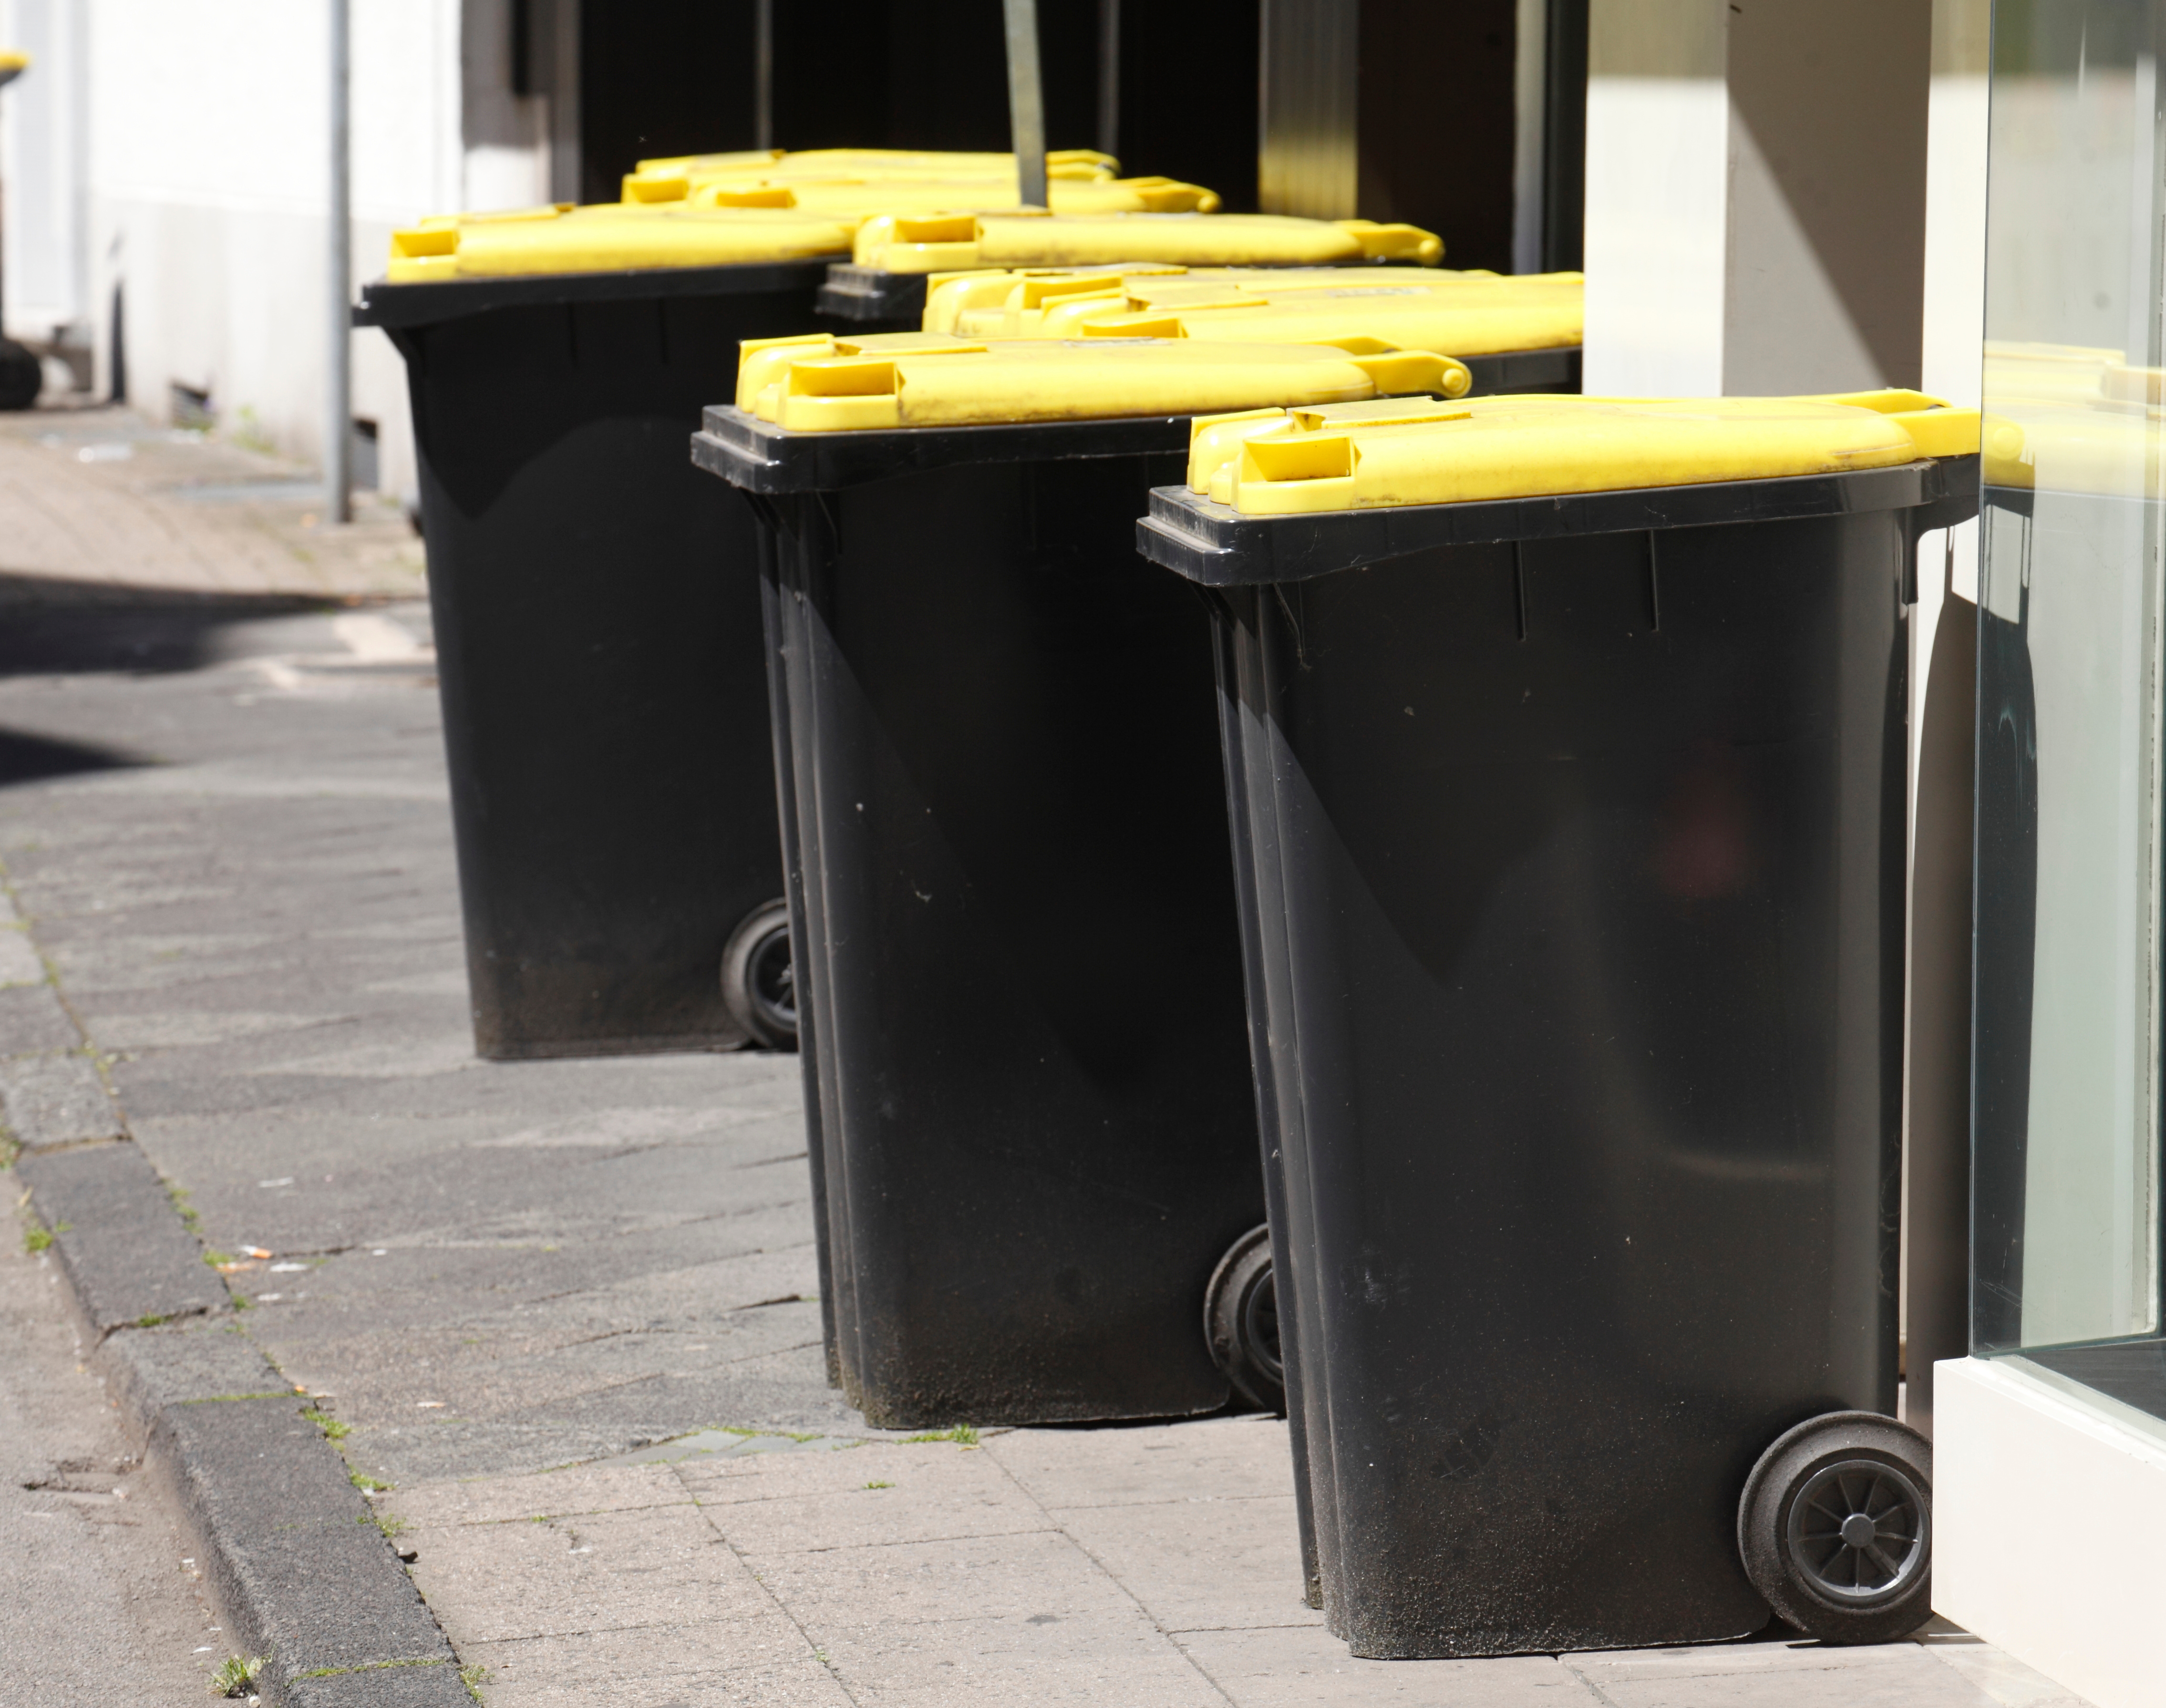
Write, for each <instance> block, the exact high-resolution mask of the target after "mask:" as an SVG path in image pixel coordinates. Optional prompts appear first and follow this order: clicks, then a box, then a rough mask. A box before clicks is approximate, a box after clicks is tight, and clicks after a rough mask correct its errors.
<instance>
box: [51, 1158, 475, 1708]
mask: <svg viewBox="0 0 2166 1708" xmlns="http://www.w3.org/2000/svg"><path fill="white" fill-rule="evenodd" d="M16 1166H17V1169H18V1172H19V1173H22V1174H23V1175H24V1178H25V1180H26V1182H27V1183H29V1187H30V1189H31V1194H32V1202H33V1203H34V1205H36V1207H37V1210H38V1212H39V1214H40V1216H41V1217H43V1218H45V1222H46V1226H49V1227H50V1226H54V1225H55V1222H56V1221H58V1220H69V1221H71V1222H72V1223H73V1226H71V1227H70V1228H69V1229H68V1231H66V1232H64V1233H61V1234H59V1235H58V1236H56V1237H55V1240H54V1242H53V1249H54V1251H55V1253H56V1254H57V1255H58V1256H59V1257H61V1273H63V1274H65V1275H66V1277H67V1278H68V1283H69V1292H70V1294H71V1304H72V1305H74V1307H75V1310H76V1312H77V1316H78V1319H79V1320H80V1321H81V1322H82V1326H83V1327H84V1328H85V1329H86V1330H87V1331H89V1333H90V1336H91V1337H92V1339H93V1340H95V1341H97V1342H98V1352H97V1353H96V1355H95V1358H96V1363H97V1364H98V1369H99V1373H100V1374H102V1375H103V1377H104V1378H105V1379H106V1382H107V1384H108V1386H109V1388H110V1389H111V1390H112V1392H113V1394H114V1398H115V1399H116V1400H118V1401H119V1404H120V1405H121V1408H122V1412H123V1416H124V1420H125V1421H126V1424H127V1426H128V1429H129V1434H130V1435H131V1437H133V1438H134V1439H135V1441H136V1442H138V1443H139V1444H140V1446H141V1447H142V1449H143V1453H144V1458H145V1462H146V1463H148V1464H149V1466H150V1467H151V1469H152V1471H153V1473H154V1474H156V1476H157V1477H158V1478H159V1479H161V1481H162V1482H163V1483H164V1484H165V1485H166V1489H168V1491H169V1492H170V1493H171V1494H172V1496H173V1500H174V1505H175V1508H176V1510H177V1512H178V1515H179V1516H180V1520H181V1522H182V1527H183V1530H184V1531H186V1532H187V1533H188V1535H189V1537H191V1539H192V1542H193V1547H194V1550H195V1557H196V1558H197V1560H198V1563H200V1564H201V1565H202V1567H203V1570H204V1572H205V1574H206V1575H207V1576H208V1577H209V1579H210V1581H211V1583H212V1585H213V1586H214V1590H215V1593H216V1595H217V1597H218V1600H219V1605H220V1606H221V1608H222V1609H223V1610H224V1611H225V1617H226V1623H227V1634H228V1636H229V1637H230V1640H231V1642H232V1643H233V1646H234V1647H235V1650H236V1652H237V1653H241V1654H244V1655H263V1656H267V1657H268V1658H270V1661H271V1664H270V1665H269V1666H268V1667H267V1668H265V1672H264V1675H263V1677H262V1679H259V1681H258V1690H259V1692H260V1694H261V1695H262V1696H263V1698H264V1700H266V1701H267V1702H268V1703H272V1704H277V1705H280V1708H472V1705H471V1702H470V1701H469V1699H468V1695H467V1691H466V1687H465V1685H464V1684H462V1682H461V1681H460V1679H459V1673H458V1660H457V1656H456V1655H455V1654H454V1653H453V1652H452V1646H451V1644H450V1642H448V1641H447V1640H446V1637H445V1636H444V1633H443V1632H442V1629H441V1627H440V1626H438V1625H437V1623H436V1616H435V1615H433V1614H432V1613H431V1612H430V1610H429V1609H428V1606H427V1605H426V1604H425V1602H424V1601H423V1600H421V1597H420V1592H419V1591H418V1590H416V1589H415V1587H414V1584H413V1580H412V1579H410V1578H409V1577H408V1575H407V1574H406V1570H405V1568H404V1566H403V1565H401V1564H400V1563H399V1559H398V1557H397V1556H396V1555H395V1554H394V1552H392V1549H391V1547H390V1544H389V1542H388V1539H387V1538H386V1537H385V1536H384V1535H383V1532H382V1531H380V1530H379V1529H378V1526H377V1522H376V1515H375V1513H374V1512H373V1511H372V1510H371V1508H370V1506H369V1504H368V1502H367V1500H365V1499H364V1498H363V1497H362V1493H361V1491H360V1490H359V1489H357V1488H356V1487H355V1486H354V1485H353V1484H352V1483H351V1480H350V1479H349V1478H348V1475H347V1471H346V1462H345V1460H344V1459H343V1458H341V1456H340V1455H339V1453H338V1452H337V1450H336V1449H335V1447H332V1446H331V1444H330V1442H328V1441H327V1440H325V1437H324V1435H323V1432H322V1431H321V1430H320V1429H319V1428H318V1427H317V1426H316V1425H315V1424H314V1423H312V1422H311V1421H309V1420H308V1419H307V1418H305V1417H304V1416H303V1415H301V1414H302V1411H303V1410H304V1408H305V1407H306V1405H308V1400H307V1397H306V1396H305V1395H304V1394H300V1393H298V1392H297V1391H296V1390H295V1389H293V1385H292V1384H290V1383H288V1381H287V1380H286V1379H285V1378H284V1377H283V1376H282V1375H280V1374H279V1373H278V1372H277V1369H276V1368H274V1367H273V1366H272V1363H270V1361H269V1360H268V1359H267V1358H266V1357H264V1356H263V1354H262V1352H260V1351H259V1350H258V1349H257V1348H256V1346H255V1345H254V1343H253V1342H251V1341H250V1340H249V1339H248V1337H247V1336H246V1335H245V1334H243V1333H242V1331H241V1328H240V1323H239V1322H238V1321H236V1320H235V1316H234V1314H233V1312H232V1311H231V1310H230V1301H229V1299H228V1298H227V1296H226V1294H225V1288H224V1286H223V1285H222V1284H220V1283H219V1280H218V1278H217V1277H216V1276H215V1275H214V1274H213V1273H212V1272H211V1271H210V1270H209V1268H206V1267H205V1266H204V1264H203V1261H202V1252H201V1250H200V1248H199V1247H198V1245H197V1243H196V1241H195V1240H194V1238H193V1236H191V1235H190V1234H189V1233H188V1230H187V1229H186V1227H185V1226H183V1225H182V1222H181V1220H180V1217H179V1215H178V1214H177V1212H176V1211H175V1210H174V1209H173V1208H172V1203H171V1202H170V1200H169V1199H167V1198H166V1192H165V1189H164V1186H163V1185H162V1183H160V1182H159V1180H158V1178H157V1176H156V1172H155V1171H154V1170H152V1168H151V1165H150V1162H149V1160H148V1159H147V1158H145V1157H144V1156H143V1155H142V1153H141V1152H140V1151H138V1150H137V1149H136V1148H135V1144H134V1143H133V1141H123V1142H122V1143H119V1144H114V1145H99V1146H95V1147H90V1148H88V1149H84V1150H75V1151H66V1152H61V1153H59V1154H57V1155H55V1156H48V1157H23V1158H22V1159H21V1160H20V1161H19V1162H18V1163H17V1165H16ZM154 1214H155V1215H156V1217H157V1218H158V1219H159V1220H160V1222H161V1224H162V1226H158V1225H157V1224H153V1226H155V1227H156V1236H155V1237H154V1236H153V1235H152V1230H151V1227H146V1226H145V1224H146V1223H149V1222H151V1216H152V1215H154ZM154 1242H155V1244H156V1246H158V1247H160V1248H161V1251H169V1250H170V1248H171V1247H176V1246H177V1247H185V1248H186V1252H187V1262H188V1265H189V1266H191V1267H192V1268H193V1275H194V1276H199V1277H201V1278H202V1280H200V1281H197V1280H194V1279H193V1277H191V1278H188V1282H189V1285H190V1287H191V1288H192V1289H193V1291H194V1295H195V1296H196V1297H197V1298H198V1299H201V1298H203V1297H204V1296H205V1294H206V1284H208V1290H209V1291H212V1292H214V1293H215V1295H216V1303H215V1304H214V1305H197V1306H196V1314H195V1315H193V1316H192V1317H188V1318H186V1319H184V1320H182V1321H171V1320H168V1321H165V1322H162V1323H160V1324H157V1325H156V1326H150V1327H142V1326H136V1324H137V1321H138V1317H139V1316H143V1315H165V1316H166V1317H168V1318H169V1319H170V1318H171V1317H172V1315H174V1314H173V1313H171V1312H155V1313H154V1312H150V1311H144V1312H139V1313H137V1314H136V1315H126V1316H123V1317H121V1318H120V1320H119V1324H118V1325H117V1326H116V1324H115V1322H114V1316H115V1313H116V1312H128V1311H132V1310H135V1306H137V1305H142V1304H144V1303H145V1302H146V1301H156V1302H161V1303H163V1302H169V1301H170V1299H171V1298H172V1289H168V1288H167V1287H166V1286H165V1285H163V1284H161V1283H160V1281H159V1279H158V1278H157V1274H156V1273H153V1271H154V1270H156V1271H158V1272H162V1271H163V1270H164V1268H166V1265H164V1264H158V1265H155V1266H150V1267H147V1268H146V1266H145V1263H144V1262H143V1259H144V1257H145V1248H146V1247H149V1246H151V1245H152V1244H153V1243H154Z"/></svg>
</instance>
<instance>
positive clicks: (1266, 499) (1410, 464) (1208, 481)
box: [1189, 345, 1978, 516]
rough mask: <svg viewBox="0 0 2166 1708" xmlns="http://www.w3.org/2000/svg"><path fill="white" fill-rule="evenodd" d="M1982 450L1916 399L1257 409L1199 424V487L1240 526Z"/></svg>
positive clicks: (1903, 395)
mask: <svg viewBox="0 0 2166 1708" xmlns="http://www.w3.org/2000/svg"><path fill="white" fill-rule="evenodd" d="M1207 347H1210V348H1226V347H1228V346H1224V345H1212V346H1207ZM1977 449H1978V412H1977V411H1976V410H1975V409H1950V408H1949V407H1948V406H1947V404H1946V403H1943V402H1942V401H1941V399H1939V398H1929V397H1926V396H1925V395H1923V394H1922V393H1917V392H1906V391H1887V392H1862V393H1846V394H1842V395H1840V396H1829V397H1805V398H1572V397H1554V396H1543V397H1520V398H1477V399H1472V400H1470V401H1468V402H1466V403H1450V404H1434V405H1425V406H1419V407H1402V408H1400V409H1395V410H1378V409H1374V408H1371V409H1367V410H1360V409H1355V410H1332V409H1308V410H1303V409H1279V410H1276V411H1267V410H1250V411H1245V412H1241V414H1239V417H1238V418H1235V419H1228V418H1224V417H1221V418H1218V419H1198V420H1197V422H1195V424H1193V426H1192V427H1191V437H1190V447H1189V485H1190V487H1191V489H1192V490H1194V491H1197V492H1200V493H1205V494H1206V495H1207V496H1208V497H1209V498H1212V499H1213V500H1214V501H1216V502H1218V503H1223V504H1228V505H1230V506H1231V507H1232V508H1233V509H1235V510H1238V511H1239V512H1240V513H1241V514H1244V515H1251V516H1272V515H1288V514H1298V513H1302V512H1309V511H1318V510H1355V509H1376V508H1383V507H1387V506H1391V505H1398V504H1457V503H1475V502H1479V501H1482V500H1486V499H1497V498H1537V497H1548V496H1561V495H1563V494H1566V493H1592V492H1614V491H1620V490H1623V489H1625V488H1636V487H1667V486H1688V485H1693V484H1698V483H1699V482H1708V481H1737V480H1765V479H1769V478H1772V477H1778V476H1783V475H1805V474H1826V473H1832V472H1840V471H1843V470H1848V469H1861V468H1883V467H1890V466H1892V465H1894V464H1897V463H1904V462H1914V461H1917V460H1918V459H1919V458H1920V457H1921V456H1961V455H1964V454H1968V453H1969V452H1973V451H1977Z"/></svg>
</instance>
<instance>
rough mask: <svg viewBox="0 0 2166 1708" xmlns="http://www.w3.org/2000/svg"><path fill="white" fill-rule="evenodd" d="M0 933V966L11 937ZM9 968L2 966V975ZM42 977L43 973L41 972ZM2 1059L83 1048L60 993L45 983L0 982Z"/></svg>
mask: <svg viewBox="0 0 2166 1708" xmlns="http://www.w3.org/2000/svg"><path fill="white" fill-rule="evenodd" d="M10 936H16V937H18V938H19V936H20V934H19V933H11V932H8V931H0V962H4V961H5V960H6V958H7V949H8V939H9V937H10ZM6 971H7V968H6V967H4V966H0V973H5V972H6ZM42 972H43V969H42V968H40V973H41V974H42ZM0 985H5V988H0V1057H8V1056H32V1055H44V1054H46V1053H48V1052H53V1051H59V1050H76V1049H80V1048H81V1047H82V1033H80V1032H78V1031H76V1029H75V1022H74V1021H73V1020H70V1019H69V1018H68V1017H67V1010H66V1009H64V1008H62V1007H61V999H60V993H59V992H58V991H56V990H55V989H54V988H52V986H51V985H50V984H45V983H36V984H13V985H7V984H6V982H5V980H4V979H0Z"/></svg>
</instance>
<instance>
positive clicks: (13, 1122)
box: [0, 987, 127, 1151]
mask: <svg viewBox="0 0 2166 1708" xmlns="http://www.w3.org/2000/svg"><path fill="white" fill-rule="evenodd" d="M33 988H35V987H33ZM54 1006H55V1008H56V1009H57V1008H58V1007H59V1004H58V1003H55V1004H54ZM63 1018H65V1016H63ZM0 1110H5V1111H6V1114H7V1119H8V1130H9V1131H11V1132H13V1134H14V1136H15V1139H16V1141H17V1142H18V1143H19V1144H20V1145H21V1146H22V1147H23V1148H24V1150H26V1151H50V1150H56V1149H59V1148H60V1147H62V1146H66V1145H82V1144H95V1143H97V1142H98V1141H100V1140H103V1139H118V1138H121V1137H124V1136H125V1135H126V1132H127V1129H126V1128H125V1127H124V1126H122V1125H121V1124H120V1111H119V1110H118V1109H117V1108H115V1107H114V1102H113V1099H112V1097H111V1095H110V1094H108V1092H107V1091H106V1089H105V1082H104V1081H103V1080H102V1079H100V1078H98V1068H97V1064H95V1063H94V1062H92V1060H91V1059H90V1057H87V1056H86V1055H84V1054H82V1052H80V1051H71V1052H69V1053H67V1054H65V1055H50V1056H22V1057H17V1058H16V1059H15V1060H13V1061H11V1062H0Z"/></svg>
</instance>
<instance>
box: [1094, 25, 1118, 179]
mask: <svg viewBox="0 0 2166 1708" xmlns="http://www.w3.org/2000/svg"><path fill="white" fill-rule="evenodd" d="M1098 152H1099V153H1101V154H1110V155H1112V156H1115V157H1116V158H1118V156H1119V155H1120V152H1121V0H1098Z"/></svg>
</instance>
